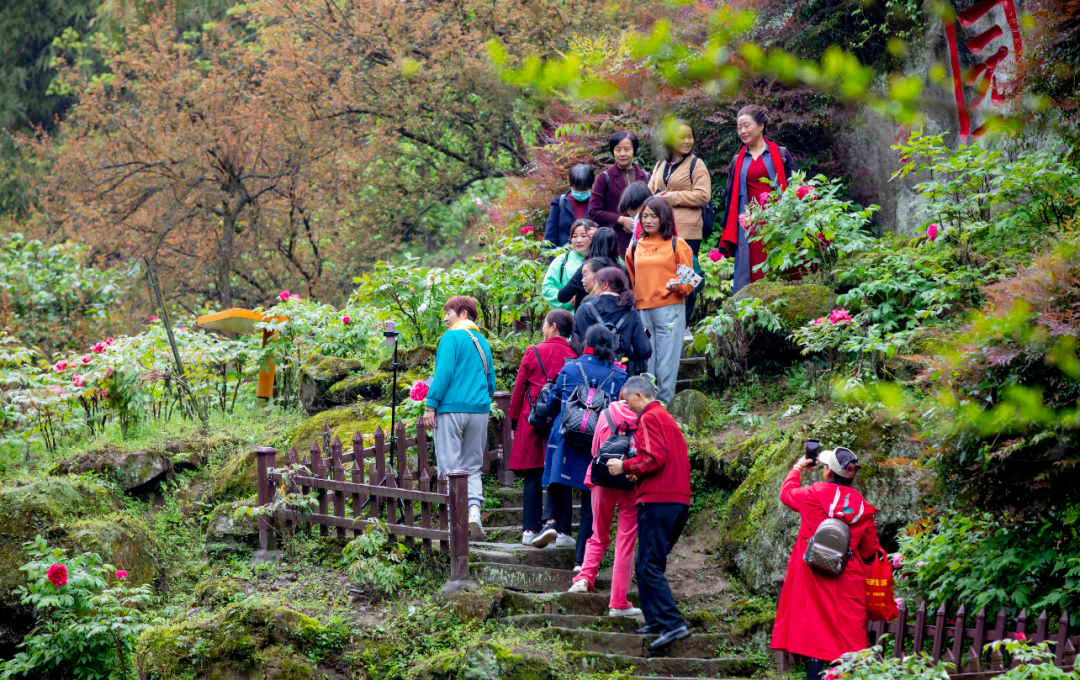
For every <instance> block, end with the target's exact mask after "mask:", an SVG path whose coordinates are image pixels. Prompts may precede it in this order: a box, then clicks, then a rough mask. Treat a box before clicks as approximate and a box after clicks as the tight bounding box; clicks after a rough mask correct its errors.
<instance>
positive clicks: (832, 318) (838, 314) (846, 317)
mask: <svg viewBox="0 0 1080 680" xmlns="http://www.w3.org/2000/svg"><path fill="white" fill-rule="evenodd" d="M852 321H853V319H852V318H851V315H850V314H848V311H847V310H846V309H844V308H843V307H841V308H840V309H834V310H832V314H829V322H830V323H833V324H839V323H851V322H852Z"/></svg>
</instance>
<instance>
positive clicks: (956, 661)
mask: <svg viewBox="0 0 1080 680" xmlns="http://www.w3.org/2000/svg"><path fill="white" fill-rule="evenodd" d="M966 622H967V607H965V606H964V605H963V604H962V603H961V605H960V607H959V608H958V609H957V610H956V625H955V626H954V627H953V628H954V630H953V638H952V640H953V643H952V649H950V650H949V652H951V653H950V654H949V662H950V663H951V664H952V665H953V671H954V672H957V671H959V670H960V660H961V658H962V657H963V654H964V627H965V625H966Z"/></svg>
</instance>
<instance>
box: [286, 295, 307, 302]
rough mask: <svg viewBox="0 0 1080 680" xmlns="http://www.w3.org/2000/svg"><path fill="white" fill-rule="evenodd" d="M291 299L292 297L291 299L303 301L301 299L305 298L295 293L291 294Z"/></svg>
mask: <svg viewBox="0 0 1080 680" xmlns="http://www.w3.org/2000/svg"><path fill="white" fill-rule="evenodd" d="M289 299H290V300H296V301H297V302H300V301H301V300H303V299H304V298H302V297H300V296H299V295H296V294H295V293H294V294H293V295H290V296H289Z"/></svg>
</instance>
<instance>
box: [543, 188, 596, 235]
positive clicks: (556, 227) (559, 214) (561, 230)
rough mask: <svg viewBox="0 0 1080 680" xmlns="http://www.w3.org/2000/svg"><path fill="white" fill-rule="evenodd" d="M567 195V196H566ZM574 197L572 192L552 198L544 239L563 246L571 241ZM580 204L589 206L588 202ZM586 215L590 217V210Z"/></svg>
mask: <svg viewBox="0 0 1080 680" xmlns="http://www.w3.org/2000/svg"><path fill="white" fill-rule="evenodd" d="M564 197H565V198H564ZM574 203H575V201H574V197H573V196H571V195H570V192H569V191H568V192H566V193H565V194H563V195H562V196H556V197H555V198H553V199H551V212H549V213H548V218H547V224H545V225H544V240H545V241H547V242H548V243H551V244H553V245H554V246H555V247H556V248H561V247H563V246H565V245H566V244H567V243H569V242H570V227H572V226H574V222H575V221H576V219H577V218H576V217H574ZM578 205H585V206H588V203H584V204H581V203H579V204H578ZM585 216H586V217H588V210H586V213H585Z"/></svg>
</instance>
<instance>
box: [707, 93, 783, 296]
mask: <svg viewBox="0 0 1080 680" xmlns="http://www.w3.org/2000/svg"><path fill="white" fill-rule="evenodd" d="M736 124H737V125H738V132H739V139H741V140H742V142H743V144H744V146H743V148H742V149H740V150H739V152H738V153H737V154H735V157H734V158H732V159H731V164H730V165H728V179H727V188H726V189H725V193H724V219H723V221H722V222H721V224H722V225H723V228H724V232H723V235H722V236H721V238H720V247H721V248H723V249H725V250H726V251H727V253H728V255H729V256H730V257H734V258H735V292H738V291H739V290H740V289H741V288H742V287H743V286H745V285H746V284H748V283H750V282H752V281H757V280H759V279H761V278H762V277H763V276H764V274H763V273H762V272H760V271H754V267H756V266H758V265H759V264H761V263H762V262H764V261H765V245H764V244H763V243H762V242H761V241H751V240H750V237H751V236H752V234H749V233H747V231H746V229H744V228H743V226H742V225H741V224H739V216H740V215H742V214H743V213H744V212H745V211H746V207H747V206H748V205H750V202H751V201H757V202H758V204H760V205H765V202H766V201H767V200H769V198H768V197H769V194H770V193H771V192H772V191H783V190H785V189H787V186H788V181H787V180H788V177H790V176H791V174H792V173H793V172H795V171H796V170H798V168H797V167H796V166H795V160H794V159H793V158H792V157H791V153H790V152H788V150H787V149H786V148H784V147H782V146H777V144H776V142H774V141H772V140H771V139H768V138H767V137H765V135H766V134H768V132H769V116H768V114H767V113H766V112H765V109H764V108H762V107H760V106H757V105H751V106H744V107H743V108H742V110H740V111H739V116H738V119H737V121H736ZM766 179H767V180H770V181H771V182H773V184H775V185H776V186H775V187H774V186H773V185H770V184H768V183H767V182H765V181H763V180H766Z"/></svg>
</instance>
